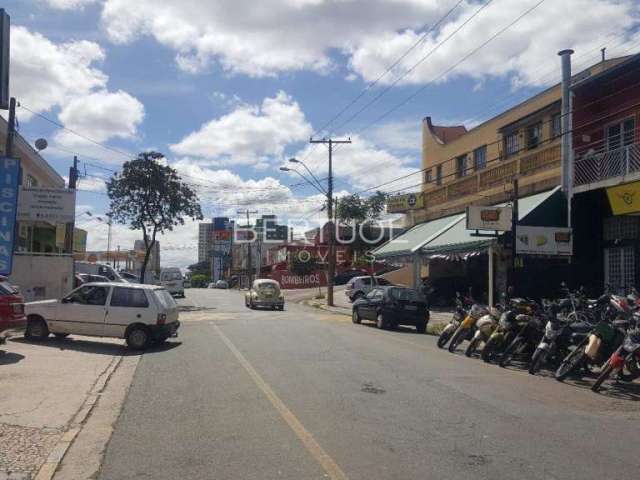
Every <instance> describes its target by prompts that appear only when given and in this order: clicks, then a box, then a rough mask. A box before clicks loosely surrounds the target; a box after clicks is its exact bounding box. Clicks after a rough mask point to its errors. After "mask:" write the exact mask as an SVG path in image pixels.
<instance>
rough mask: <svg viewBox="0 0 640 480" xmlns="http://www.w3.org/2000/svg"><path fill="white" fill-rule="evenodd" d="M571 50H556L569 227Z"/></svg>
mask: <svg viewBox="0 0 640 480" xmlns="http://www.w3.org/2000/svg"><path fill="white" fill-rule="evenodd" d="M572 54H573V50H570V49H567V50H561V51H560V52H558V55H560V58H561V59H562V84H561V89H562V142H561V156H562V191H563V192H564V193H565V195H566V197H567V217H568V218H567V221H568V225H569V227H571V197H572V187H573V185H572V183H573V180H572V178H571V177H572V174H571V172H572V170H573V169H572V165H571V151H572V142H573V140H572V139H573V137H572V135H571V116H572V115H571V55H572Z"/></svg>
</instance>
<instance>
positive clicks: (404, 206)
mask: <svg viewBox="0 0 640 480" xmlns="http://www.w3.org/2000/svg"><path fill="white" fill-rule="evenodd" d="M419 208H424V195H423V194H422V193H409V194H407V195H395V196H393V197H389V198H388V199H387V213H402V212H407V211H409V210H416V209H419Z"/></svg>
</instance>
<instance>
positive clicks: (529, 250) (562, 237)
mask: <svg viewBox="0 0 640 480" xmlns="http://www.w3.org/2000/svg"><path fill="white" fill-rule="evenodd" d="M516 253H517V254H518V255H554V256H557V255H562V256H571V255H572V254H573V232H572V231H571V229H570V228H558V227H526V226H522V225H519V226H518V228H517V229H516Z"/></svg>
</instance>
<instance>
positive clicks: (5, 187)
mask: <svg viewBox="0 0 640 480" xmlns="http://www.w3.org/2000/svg"><path fill="white" fill-rule="evenodd" d="M19 178H20V162H19V161H18V160H16V159H15V158H8V157H1V158H0V182H1V187H0V188H1V190H0V192H1V194H0V275H10V274H11V267H12V260H13V250H14V241H15V234H16V206H17V201H18V179H19Z"/></svg>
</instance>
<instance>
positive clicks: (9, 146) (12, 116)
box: [5, 97, 16, 158]
mask: <svg viewBox="0 0 640 480" xmlns="http://www.w3.org/2000/svg"><path fill="white" fill-rule="evenodd" d="M15 132H16V99H15V98H13V97H11V100H9V121H8V122H7V143H6V147H5V155H6V156H7V157H10V158H11V157H13V139H14V136H15Z"/></svg>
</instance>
